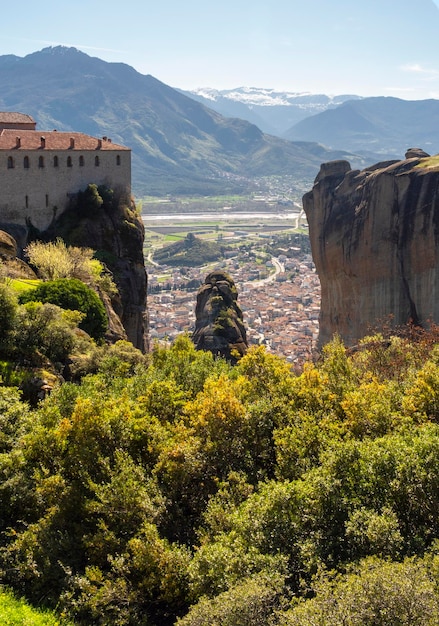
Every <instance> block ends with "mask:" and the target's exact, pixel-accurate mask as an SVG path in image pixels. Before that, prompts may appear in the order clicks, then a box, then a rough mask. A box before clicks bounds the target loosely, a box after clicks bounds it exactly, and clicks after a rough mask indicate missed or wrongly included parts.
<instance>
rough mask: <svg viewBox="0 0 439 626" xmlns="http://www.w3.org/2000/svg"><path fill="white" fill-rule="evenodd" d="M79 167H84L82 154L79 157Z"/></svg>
mask: <svg viewBox="0 0 439 626" xmlns="http://www.w3.org/2000/svg"><path fill="white" fill-rule="evenodd" d="M79 167H84V157H83V156H82V154H81V155H80V157H79Z"/></svg>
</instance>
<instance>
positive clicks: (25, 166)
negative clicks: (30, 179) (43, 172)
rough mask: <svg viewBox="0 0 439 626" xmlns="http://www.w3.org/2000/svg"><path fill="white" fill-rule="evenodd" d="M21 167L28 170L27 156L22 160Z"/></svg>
mask: <svg viewBox="0 0 439 626" xmlns="http://www.w3.org/2000/svg"><path fill="white" fill-rule="evenodd" d="M23 167H24V169H25V170H28V169H29V157H28V156H25V157H24V159H23Z"/></svg>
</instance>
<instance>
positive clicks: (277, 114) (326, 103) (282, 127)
mask: <svg viewBox="0 0 439 626" xmlns="http://www.w3.org/2000/svg"><path fill="white" fill-rule="evenodd" d="M183 93H185V94H186V95H188V96H189V97H191V98H193V99H194V100H197V101H198V102H201V103H202V104H204V105H205V106H207V107H210V108H212V109H214V110H215V111H217V112H218V113H220V114H221V115H225V116H226V117H239V118H241V119H243V120H247V121H248V122H251V123H252V124H256V126H258V127H259V128H260V129H261V130H262V131H263V132H265V133H271V134H273V135H277V136H279V137H283V136H284V135H285V133H286V132H287V131H289V130H290V128H291V127H292V126H293V125H294V124H297V123H298V122H300V121H301V120H303V119H305V118H307V117H310V116H311V115H316V114H317V113H321V112H322V111H326V110H327V109H333V108H334V107H337V106H338V105H339V104H341V103H343V102H345V101H346V100H355V99H356V98H359V97H360V96H354V95H339V96H328V95H326V94H312V93H294V92H288V91H278V90H275V89H264V88H258V87H237V88H236V89H209V88H200V89H196V90H193V91H184V92H183Z"/></svg>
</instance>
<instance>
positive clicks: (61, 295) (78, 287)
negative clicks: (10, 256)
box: [20, 278, 108, 340]
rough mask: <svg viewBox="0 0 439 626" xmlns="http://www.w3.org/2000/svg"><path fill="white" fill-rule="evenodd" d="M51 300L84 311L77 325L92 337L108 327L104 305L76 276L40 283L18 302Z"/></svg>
mask: <svg viewBox="0 0 439 626" xmlns="http://www.w3.org/2000/svg"><path fill="white" fill-rule="evenodd" d="M36 301H37V302H43V303H44V302H51V303H52V304H56V305H57V306H59V307H61V308H62V309H72V310H74V311H80V312H81V313H84V315H85V317H84V319H83V320H82V321H81V323H80V324H79V327H80V328H82V329H83V330H85V332H86V333H88V334H89V335H90V336H91V337H93V339H96V340H99V339H102V338H103V337H104V334H105V331H106V330H107V328H108V319H107V315H106V312H105V307H104V305H103V304H102V301H101V300H100V299H99V297H98V296H97V294H96V293H95V292H94V291H93V290H92V289H90V287H87V285H85V284H84V283H83V282H81V281H80V280H78V279H76V278H70V279H62V278H61V279H59V280H53V281H48V282H46V283H42V284H41V285H39V286H38V287H37V288H36V289H33V290H29V291H27V292H26V293H23V294H22V295H21V296H20V302H21V303H24V302H36Z"/></svg>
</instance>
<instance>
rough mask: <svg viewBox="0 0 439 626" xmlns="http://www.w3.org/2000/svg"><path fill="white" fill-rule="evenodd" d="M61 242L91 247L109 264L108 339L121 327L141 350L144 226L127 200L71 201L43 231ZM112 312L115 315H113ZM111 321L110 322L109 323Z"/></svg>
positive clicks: (144, 331)
mask: <svg viewBox="0 0 439 626" xmlns="http://www.w3.org/2000/svg"><path fill="white" fill-rule="evenodd" d="M43 235H44V236H45V237H48V238H50V239H54V238H55V237H61V238H62V239H63V240H64V241H65V242H66V244H67V245H72V246H79V247H85V248H92V249H93V250H95V251H96V256H97V257H98V258H99V260H101V261H102V262H103V263H105V265H106V266H107V268H108V269H109V270H110V272H111V273H112V276H113V280H114V282H115V283H116V286H117V288H118V292H119V293H118V295H116V296H115V297H112V298H111V303H110V302H108V301H106V300H105V299H104V304H105V306H106V308H107V313H109V315H108V317H109V321H110V328H112V335H113V338H114V340H117V339H118V338H123V336H122V337H120V332H119V331H118V320H117V317H118V318H119V319H120V322H121V323H122V327H123V328H122V329H120V325H119V330H122V332H125V333H126V337H127V338H128V340H129V341H131V343H132V344H133V345H134V346H135V347H136V348H138V349H139V350H141V351H142V352H147V350H148V317H147V305H146V298H147V275H146V270H145V265H144V258H143V239H144V226H143V221H142V218H141V216H140V215H139V214H138V213H137V211H136V208H135V206H134V204H133V202H132V201H130V200H129V199H124V198H113V199H112V200H111V201H106V202H104V203H103V204H102V206H99V207H95V208H94V210H84V209H83V210H81V209H78V207H72V208H70V209H68V210H66V211H65V212H64V213H63V214H62V215H61V216H60V217H59V218H58V219H57V220H56V221H55V222H54V223H53V224H52V225H51V227H50V230H49V231H46V233H43ZM113 312H115V313H116V315H117V317H115V316H114V313H113ZM112 321H113V323H112Z"/></svg>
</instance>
